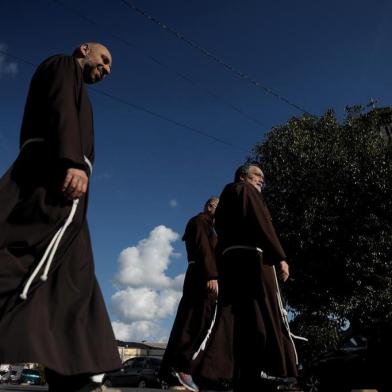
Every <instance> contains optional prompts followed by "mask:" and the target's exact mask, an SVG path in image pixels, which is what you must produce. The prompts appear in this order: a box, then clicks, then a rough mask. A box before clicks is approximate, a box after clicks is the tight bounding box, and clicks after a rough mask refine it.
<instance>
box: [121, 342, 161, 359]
mask: <svg viewBox="0 0 392 392" xmlns="http://www.w3.org/2000/svg"><path fill="white" fill-rule="evenodd" d="M166 345H167V343H155V342H140V343H139V342H123V341H121V340H117V346H118V352H119V353H120V358H121V360H122V361H123V362H124V361H126V360H127V359H129V358H132V357H140V356H152V357H157V358H162V357H163V354H164V352H165V349H166Z"/></svg>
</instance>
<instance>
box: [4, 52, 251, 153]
mask: <svg viewBox="0 0 392 392" xmlns="http://www.w3.org/2000/svg"><path fill="white" fill-rule="evenodd" d="M0 53H1V54H3V55H5V56H8V57H10V58H13V59H15V60H18V61H21V62H22V63H25V64H27V65H30V66H33V67H37V66H38V64H34V63H32V62H31V61H29V60H26V59H24V58H22V57H20V56H16V55H14V54H12V53H9V52H6V51H3V50H1V49H0ZM89 89H90V90H92V91H94V92H95V93H97V94H100V95H103V96H105V97H108V98H110V99H112V100H114V101H116V102H119V103H122V104H123V105H126V106H129V107H131V108H133V109H135V110H138V111H140V112H143V113H147V114H149V115H151V116H154V117H156V118H159V119H161V120H164V121H166V122H168V123H171V124H173V125H176V126H178V127H180V128H183V129H186V130H187V131H190V132H193V133H197V134H198V135H201V136H203V137H206V138H209V139H211V140H214V141H215V142H217V143H220V144H224V145H226V146H228V147H231V148H233V149H235V150H237V151H241V152H244V153H247V151H246V150H245V149H242V148H240V147H237V146H235V145H234V144H232V143H230V142H228V141H226V140H224V139H221V138H218V137H216V136H213V135H210V134H209V133H207V132H205V131H202V130H200V129H198V128H195V127H192V126H190V125H187V124H185V123H182V122H179V121H177V120H173V119H171V118H170V117H167V116H165V115H163V114H160V113H157V112H154V111H152V110H150V109H148V108H145V107H143V106H140V105H136V104H134V103H132V102H129V101H127V100H125V99H123V98H120V97H116V96H115V95H112V94H109V93H107V92H105V91H102V90H99V89H97V88H94V87H90V88H89Z"/></svg>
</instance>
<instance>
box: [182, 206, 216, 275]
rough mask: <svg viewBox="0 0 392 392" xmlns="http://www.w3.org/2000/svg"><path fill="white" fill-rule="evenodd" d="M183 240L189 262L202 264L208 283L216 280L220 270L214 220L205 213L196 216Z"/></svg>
mask: <svg viewBox="0 0 392 392" xmlns="http://www.w3.org/2000/svg"><path fill="white" fill-rule="evenodd" d="M182 240H183V241H185V246H186V252H187V255H188V261H194V262H196V263H198V264H201V270H202V272H203V275H204V279H205V280H206V281H208V280H211V279H216V278H217V276H218V270H217V267H216V261H215V250H214V249H215V246H216V242H217V238H216V233H215V230H214V226H213V223H212V218H211V217H210V216H209V215H208V214H207V213H205V212H201V213H200V214H198V215H196V216H194V217H193V218H192V219H190V220H189V222H188V224H187V225H186V228H185V233H184V235H183V237H182Z"/></svg>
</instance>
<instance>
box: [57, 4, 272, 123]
mask: <svg viewBox="0 0 392 392" xmlns="http://www.w3.org/2000/svg"><path fill="white" fill-rule="evenodd" d="M50 1H52V2H53V3H55V4H57V5H59V6H61V7H63V8H65V9H66V10H67V11H69V12H70V13H72V14H74V15H76V16H78V17H80V18H81V19H83V20H85V21H86V22H88V23H90V24H91V25H93V26H97V27H99V28H101V29H103V30H105V31H106V33H107V34H108V35H109V36H111V37H112V38H114V39H116V40H118V41H120V42H122V43H123V44H124V45H126V46H128V47H131V48H133V49H136V50H137V51H139V53H140V54H141V55H143V56H144V57H145V58H148V59H149V60H151V61H153V62H154V63H155V64H158V65H159V66H161V67H162V68H165V69H166V70H168V71H169V72H171V73H173V74H174V75H175V76H176V77H178V78H180V79H182V80H184V81H185V82H186V83H189V84H191V85H192V86H195V87H197V88H198V89H199V90H201V91H202V92H203V93H204V94H206V95H208V96H210V97H212V98H214V99H215V100H217V101H220V102H221V103H223V104H224V105H225V106H227V107H228V108H230V109H232V110H234V111H235V112H237V113H239V114H241V115H242V116H244V117H246V118H247V119H248V120H250V121H252V122H254V123H255V124H257V125H258V126H261V127H266V125H265V124H263V123H262V122H260V121H259V120H257V119H256V118H255V117H253V116H251V115H249V114H247V113H246V112H244V111H243V110H242V109H240V108H238V107H237V106H235V105H233V104H232V103H231V102H229V101H227V100H226V99H224V98H222V97H220V96H219V95H218V94H216V93H214V92H212V91H210V90H208V89H206V88H204V87H203V86H200V83H197V82H195V81H194V80H192V79H191V78H190V77H189V76H186V75H184V74H181V73H179V72H178V71H176V70H175V69H173V68H171V67H170V66H168V65H167V64H165V63H164V62H162V61H161V60H159V59H157V58H156V57H155V56H152V55H149V54H147V53H145V51H144V50H142V49H141V48H140V47H139V46H138V45H136V44H134V43H132V42H130V41H128V40H127V39H125V38H123V37H121V36H119V35H117V34H113V33H111V32H107V28H106V27H105V26H103V25H102V24H100V23H98V22H96V21H95V20H93V19H91V18H89V17H88V16H86V15H84V14H82V13H81V12H79V11H77V10H76V9H74V8H72V7H70V6H69V5H68V4H65V3H64V2H63V1H60V0H50Z"/></svg>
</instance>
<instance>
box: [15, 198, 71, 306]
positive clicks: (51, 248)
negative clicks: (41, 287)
mask: <svg viewBox="0 0 392 392" xmlns="http://www.w3.org/2000/svg"><path fill="white" fill-rule="evenodd" d="M78 204H79V199H75V200H74V201H73V203H72V208H71V211H70V213H69V215H68V218H67V220H66V221H65V223H64V224H63V225H62V226H61V227H60V228H59V229H58V230H57V232H56V234H55V235H54V236H53V238H52V240H51V241H50V244H49V245H48V246H47V248H46V250H45V253H44V255H43V256H42V258H41V260H40V261H39V263H38V264H37V266H36V267H35V269H34V271H33V273H32V274H31V275H30V278H29V279H28V281H27V282H26V284H25V286H24V289H23V291H22V293H21V294H20V298H22V299H26V298H27V293H28V291H29V288H30V286H31V284H32V283H33V281H34V279H35V277H36V276H37V274H38V272H39V271H40V269H41V268H42V266H43V265H44V264H45V262H46V266H45V269H44V273H43V274H42V275H41V280H42V281H44V282H45V281H46V280H47V279H48V272H49V268H50V266H51V264H52V261H53V259H54V256H55V254H56V251H57V248H58V247H59V244H60V241H61V239H62V238H63V235H64V233H65V230H67V228H68V226H69V225H70V224H71V223H72V220H73V218H74V216H75V213H76V208H77V207H78ZM48 256H49V257H48Z"/></svg>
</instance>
